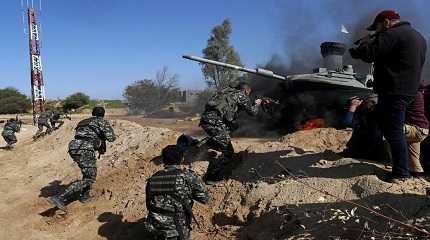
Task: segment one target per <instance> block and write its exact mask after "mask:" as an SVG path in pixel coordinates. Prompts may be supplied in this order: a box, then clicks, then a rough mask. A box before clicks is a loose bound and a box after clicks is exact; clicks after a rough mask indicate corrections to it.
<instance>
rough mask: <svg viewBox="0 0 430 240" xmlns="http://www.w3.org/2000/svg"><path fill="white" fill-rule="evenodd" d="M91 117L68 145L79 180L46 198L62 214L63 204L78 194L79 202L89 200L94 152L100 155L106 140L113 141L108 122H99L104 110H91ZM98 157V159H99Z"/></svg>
mask: <svg viewBox="0 0 430 240" xmlns="http://www.w3.org/2000/svg"><path fill="white" fill-rule="evenodd" d="M92 115H93V117H91V118H87V119H84V120H82V121H80V122H79V123H78V126H77V127H76V128H75V131H76V133H75V139H73V140H72V141H71V142H70V143H69V155H70V157H72V159H73V161H74V162H76V163H77V164H78V166H79V168H80V169H81V173H82V180H77V181H75V182H73V183H72V184H70V186H69V187H68V188H67V189H66V190H65V191H64V192H63V193H62V194H60V195H57V196H54V197H51V198H49V201H50V202H51V203H52V204H54V205H55V206H57V207H58V208H59V209H61V210H63V211H66V206H65V205H66V203H67V202H69V201H71V200H73V198H74V197H77V196H78V195H79V201H80V202H82V203H85V202H88V201H89V200H90V199H91V196H90V190H91V186H92V184H93V183H94V182H95V180H96V176H97V165H96V161H97V158H96V153H95V151H98V152H99V154H104V153H105V151H106V141H109V142H113V141H115V139H116V136H115V133H114V130H113V128H112V126H111V125H110V123H109V122H108V121H107V120H105V119H103V117H104V115H105V109H104V108H103V107H95V108H94V109H93V112H92ZM99 157H100V156H99Z"/></svg>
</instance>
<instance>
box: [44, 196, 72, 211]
mask: <svg viewBox="0 0 430 240" xmlns="http://www.w3.org/2000/svg"><path fill="white" fill-rule="evenodd" d="M48 201H49V202H50V203H52V204H53V205H55V206H56V207H57V208H58V209H60V210H62V211H64V212H67V208H66V204H65V199H63V198H62V197H61V196H53V197H50V198H48Z"/></svg>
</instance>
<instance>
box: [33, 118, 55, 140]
mask: <svg viewBox="0 0 430 240" xmlns="http://www.w3.org/2000/svg"><path fill="white" fill-rule="evenodd" d="M37 127H38V130H37V132H36V134H35V136H36V137H39V136H40V135H42V134H43V127H46V133H48V134H49V133H51V132H52V128H51V125H49V123H48V122H47V121H43V122H38V123H37Z"/></svg>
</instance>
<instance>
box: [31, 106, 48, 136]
mask: <svg viewBox="0 0 430 240" xmlns="http://www.w3.org/2000/svg"><path fill="white" fill-rule="evenodd" d="M51 116H52V111H45V112H42V113H40V115H39V118H38V119H37V127H38V128H39V129H38V130H37V132H36V134H34V136H33V139H37V138H39V137H41V136H43V135H45V134H50V133H51V132H52V127H51V125H49V120H50V119H51ZM43 127H46V131H45V132H43Z"/></svg>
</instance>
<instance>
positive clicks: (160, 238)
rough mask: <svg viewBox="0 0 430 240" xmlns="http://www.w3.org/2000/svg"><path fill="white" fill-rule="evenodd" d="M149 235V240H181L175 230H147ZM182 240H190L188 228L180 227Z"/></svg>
mask: <svg viewBox="0 0 430 240" xmlns="http://www.w3.org/2000/svg"><path fill="white" fill-rule="evenodd" d="M147 231H148V233H149V236H150V237H149V239H151V240H182V239H181V238H180V236H178V231H177V230H158V229H154V228H152V229H147ZM182 235H183V237H184V238H183V240H191V231H190V228H189V227H185V226H184V227H182Z"/></svg>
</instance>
